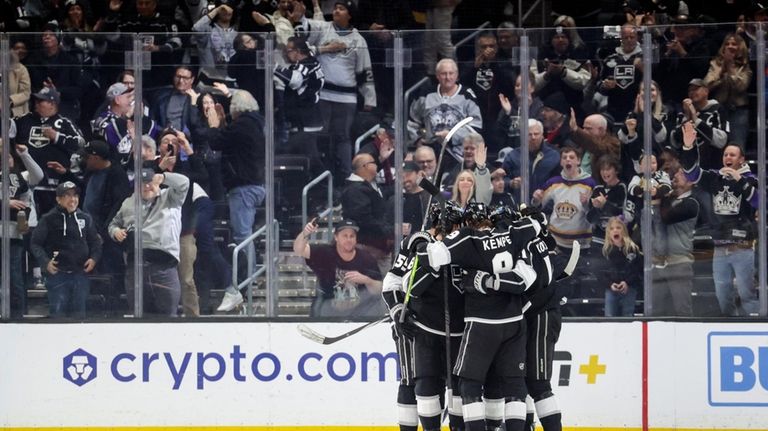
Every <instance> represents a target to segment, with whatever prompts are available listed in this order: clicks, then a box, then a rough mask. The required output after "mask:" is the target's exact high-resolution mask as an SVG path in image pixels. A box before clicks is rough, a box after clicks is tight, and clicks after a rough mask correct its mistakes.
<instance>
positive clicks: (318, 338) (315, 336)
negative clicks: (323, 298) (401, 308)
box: [296, 316, 390, 345]
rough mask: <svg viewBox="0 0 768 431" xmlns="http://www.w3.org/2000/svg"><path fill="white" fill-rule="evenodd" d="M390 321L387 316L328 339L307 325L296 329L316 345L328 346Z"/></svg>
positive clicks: (301, 325)
mask: <svg viewBox="0 0 768 431" xmlns="http://www.w3.org/2000/svg"><path fill="white" fill-rule="evenodd" d="M388 320H390V317H389V316H385V317H382V318H381V319H379V320H374V321H373V322H368V323H366V324H365V325H362V326H359V327H357V328H355V329H353V330H351V331H348V332H345V333H343V334H341V335H337V336H335V337H327V336H325V335H322V334H320V333H319V332H317V331H315V330H313V329H311V328H310V327H309V326H307V325H305V324H303V323H300V324H299V326H297V327H296V329H297V330H298V331H299V334H301V335H302V336H303V337H305V338H308V339H310V340H312V341H314V342H315V343H319V344H326V345H327V344H333V343H336V342H338V341H341V340H343V339H345V338H348V337H351V336H353V335H355V334H357V333H358V332H360V331H362V330H364V329H368V328H370V327H371V326H374V325H378V324H379V323H383V322H386V321H388Z"/></svg>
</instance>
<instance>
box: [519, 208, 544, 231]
mask: <svg viewBox="0 0 768 431" xmlns="http://www.w3.org/2000/svg"><path fill="white" fill-rule="evenodd" d="M520 215H521V216H523V217H530V218H531V219H532V220H536V221H537V222H539V224H540V225H541V226H542V227H543V226H546V225H547V217H546V216H545V215H544V213H543V212H541V209H540V208H539V207H534V206H530V207H525V208H521V209H520Z"/></svg>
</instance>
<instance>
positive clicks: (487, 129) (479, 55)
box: [461, 31, 516, 153]
mask: <svg viewBox="0 0 768 431" xmlns="http://www.w3.org/2000/svg"><path fill="white" fill-rule="evenodd" d="M498 49H499V47H498V44H497V43H496V35H494V34H493V32H491V31H486V32H482V33H480V35H478V36H477V38H476V39H475V62H474V67H472V68H471V69H469V68H468V69H467V70H466V71H464V73H463V74H462V77H461V82H462V83H464V85H466V86H467V88H471V89H472V91H473V92H474V94H475V97H476V103H477V106H478V107H479V108H480V115H481V116H482V117H483V135H484V137H485V138H486V141H487V142H488V147H489V148H490V149H491V152H493V153H496V152H497V151H498V150H499V149H500V148H501V142H498V131H497V130H496V119H497V118H498V116H499V112H500V111H501V107H502V105H501V102H500V100H499V99H500V97H501V96H502V95H504V96H505V97H507V96H511V95H512V94H513V92H514V89H513V88H512V87H511V86H510V83H512V82H515V75H516V73H515V70H514V69H513V67H512V64H511V63H510V62H502V61H499V59H498V57H497V53H498Z"/></svg>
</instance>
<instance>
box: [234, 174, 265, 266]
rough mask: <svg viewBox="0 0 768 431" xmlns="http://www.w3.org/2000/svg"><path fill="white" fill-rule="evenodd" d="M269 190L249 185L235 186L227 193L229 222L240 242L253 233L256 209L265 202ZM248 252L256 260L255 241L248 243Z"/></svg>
mask: <svg viewBox="0 0 768 431" xmlns="http://www.w3.org/2000/svg"><path fill="white" fill-rule="evenodd" d="M266 196H267V191H266V190H264V187H262V186H256V185H249V186H240V187H235V188H234V189H231V190H229V192H228V193H227V201H228V202H229V223H230V227H231V228H232V239H233V240H234V241H235V243H237V244H240V243H241V242H243V241H245V239H246V238H248V237H249V236H251V234H252V233H253V224H254V223H255V222H256V211H257V209H258V207H260V206H261V204H262V203H263V202H264V198H266ZM246 253H247V254H248V257H249V259H250V260H251V261H252V262H255V261H256V259H255V258H256V250H255V249H254V247H253V242H251V243H250V244H248V247H247V248H246Z"/></svg>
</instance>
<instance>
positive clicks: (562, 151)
mask: <svg viewBox="0 0 768 431" xmlns="http://www.w3.org/2000/svg"><path fill="white" fill-rule="evenodd" d="M558 152H559V153H560V157H562V156H563V154H565V153H574V154H576V158H577V159H579V160H581V156H582V155H583V154H584V153H583V152H582V151H581V148H578V147H562V148H560V150H559V151H558Z"/></svg>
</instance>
